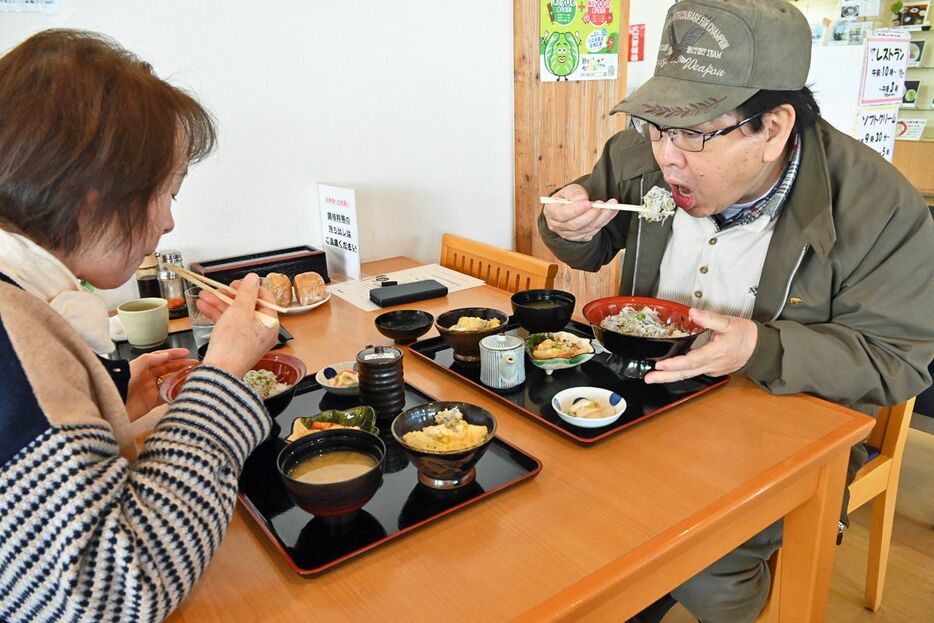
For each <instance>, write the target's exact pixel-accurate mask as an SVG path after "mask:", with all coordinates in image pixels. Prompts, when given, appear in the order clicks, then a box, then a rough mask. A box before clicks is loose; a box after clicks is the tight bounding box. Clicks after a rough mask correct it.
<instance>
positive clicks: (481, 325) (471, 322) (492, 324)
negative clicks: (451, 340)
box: [448, 316, 500, 331]
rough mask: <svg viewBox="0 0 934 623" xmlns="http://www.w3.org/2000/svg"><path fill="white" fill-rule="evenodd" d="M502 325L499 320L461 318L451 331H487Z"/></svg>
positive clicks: (471, 317)
mask: <svg viewBox="0 0 934 623" xmlns="http://www.w3.org/2000/svg"><path fill="white" fill-rule="evenodd" d="M499 325H500V321H499V318H490V319H489V320H487V319H486V318H478V317H477V316H461V317H460V318H458V319H457V322H456V323H455V324H453V325H451V326H450V327H448V330H449V331H486V330H488V329H495V328H496V327H498V326H499Z"/></svg>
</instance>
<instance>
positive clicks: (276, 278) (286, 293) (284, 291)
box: [264, 273, 292, 307]
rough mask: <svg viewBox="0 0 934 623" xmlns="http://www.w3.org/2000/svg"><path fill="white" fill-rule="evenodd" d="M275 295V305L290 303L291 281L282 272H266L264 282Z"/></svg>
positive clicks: (283, 305) (287, 304)
mask: <svg viewBox="0 0 934 623" xmlns="http://www.w3.org/2000/svg"><path fill="white" fill-rule="evenodd" d="M264 285H265V286H266V289H267V290H269V291H270V292H272V295H273V296H274V297H276V305H280V306H282V307H288V306H289V305H291V304H292V282H291V281H289V278H288V276H287V275H283V274H282V273H268V274H267V275H266V282H265V284H264Z"/></svg>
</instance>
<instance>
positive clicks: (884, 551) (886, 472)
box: [847, 398, 915, 610]
mask: <svg viewBox="0 0 934 623" xmlns="http://www.w3.org/2000/svg"><path fill="white" fill-rule="evenodd" d="M914 405H915V399H914V398H912V399H911V400H907V401H905V402H903V403H900V404H897V405H895V406H894V407H888V408H885V409H882V410H881V411H880V412H879V415H878V416H877V422H876V425H875V426H874V427H873V429H872V433H870V434H869V440H868V441H867V442H866V445H867V446H869V449H870V453H869V461H867V462H866V464H865V465H864V466H863V468H862V469H861V470H859V472H858V473H857V474H856V479H855V480H854V481H853V482H852V483H851V484H850V504H849V506H848V507H847V512H850V513H852V512H853V511H854V510H856V509H857V508H859V507H860V506H862V505H863V504H865V503H866V502H869V501H872V522H871V523H870V524H869V563H868V565H867V566H866V594H865V606H866V607H867V608H869V609H870V610H875V609H876V608H878V607H879V604H881V603H882V588H883V585H884V584H885V568H886V565H887V563H888V560H889V546H890V545H891V541H892V524H893V523H894V521H895V496H896V494H897V493H898V475H899V473H901V470H902V455H903V454H904V452H905V440H906V439H907V438H908V425H909V424H910V423H911V414H912V412H913V411H914Z"/></svg>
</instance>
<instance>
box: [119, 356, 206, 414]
mask: <svg viewBox="0 0 934 623" xmlns="http://www.w3.org/2000/svg"><path fill="white" fill-rule="evenodd" d="M197 363H198V362H197V361H195V360H192V359H189V358H188V349H187V348H169V349H167V350H157V351H154V352H151V353H146V354H145V355H140V356H139V357H137V358H136V359H134V360H132V361H131V362H130V384H129V387H128V388H127V397H126V412H127V415H128V416H129V418H130V421H131V422H132V421H134V420H136V419H137V418H140V417H142V416H144V415H146V414H147V413H149V412H150V411H152V410H153V409H154V408H156V407H158V406H159V405H160V404H162V399H161V398H160V397H159V385H161V384H162V378H163V377H165V376H168V375H170V374H172V373H173V372H175V371H177V370H181V369H182V368H184V367H185V366H189V365H192V364H197Z"/></svg>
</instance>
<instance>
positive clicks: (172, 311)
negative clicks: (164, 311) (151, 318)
mask: <svg viewBox="0 0 934 623" xmlns="http://www.w3.org/2000/svg"><path fill="white" fill-rule="evenodd" d="M159 291H160V292H161V294H162V298H164V299H165V300H166V301H168V304H169V318H181V317H183V316H185V315H187V314H188V308H187V307H186V305H185V281H184V280H183V279H182V278H181V277H180V276H179V275H178V273H175V272H172V271H171V270H168V269H165V270H161V271H159Z"/></svg>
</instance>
